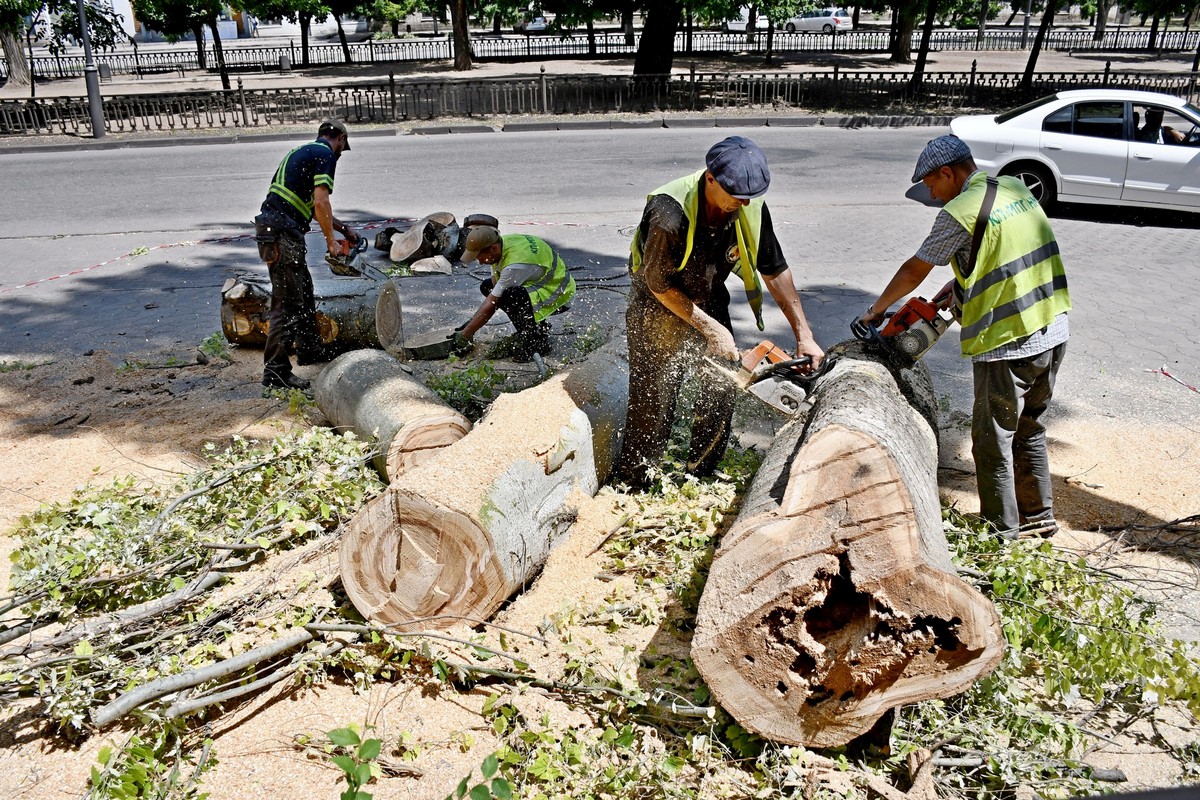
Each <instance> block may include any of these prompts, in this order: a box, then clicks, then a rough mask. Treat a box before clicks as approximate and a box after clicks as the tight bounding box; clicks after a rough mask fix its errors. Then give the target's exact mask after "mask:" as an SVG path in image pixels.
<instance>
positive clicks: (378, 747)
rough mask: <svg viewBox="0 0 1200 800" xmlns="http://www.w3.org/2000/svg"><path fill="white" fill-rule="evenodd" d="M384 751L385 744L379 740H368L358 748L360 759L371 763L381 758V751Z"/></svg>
mask: <svg viewBox="0 0 1200 800" xmlns="http://www.w3.org/2000/svg"><path fill="white" fill-rule="evenodd" d="M382 750H383V742H381V741H379V740H378V739H367V740H366V741H365V742H363V743H362V744H361V745H359V747H358V757H359V759H360V760H362V761H370V760H372V759H375V758H379V753H380V751H382Z"/></svg>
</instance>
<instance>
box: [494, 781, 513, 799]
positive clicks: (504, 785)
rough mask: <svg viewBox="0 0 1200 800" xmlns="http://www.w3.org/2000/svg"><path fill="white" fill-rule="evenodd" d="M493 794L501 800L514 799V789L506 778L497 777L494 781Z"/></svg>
mask: <svg viewBox="0 0 1200 800" xmlns="http://www.w3.org/2000/svg"><path fill="white" fill-rule="evenodd" d="M492 794H494V795H496V797H498V798H499V799H500V800H512V796H513V790H512V787H511V786H509V785H508V781H506V780H504V778H496V780H494V781H492Z"/></svg>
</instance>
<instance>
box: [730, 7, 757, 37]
mask: <svg viewBox="0 0 1200 800" xmlns="http://www.w3.org/2000/svg"><path fill="white" fill-rule="evenodd" d="M766 27H767V17H766V15H765V14H763V13H762V12H761V11H760V12H759V13H758V16H757V18H756V19H755V21H754V27H753V28H752V27H750V6H742V7H741V8H739V9H738V15H737V16H736V17H734V18H733V19H728V20H725V21H724V22H722V23H721V30H723V31H725V32H726V33H736V32H743V31H747V30H751V31H752V30H754V29H755V28H762V29H763V30H766Z"/></svg>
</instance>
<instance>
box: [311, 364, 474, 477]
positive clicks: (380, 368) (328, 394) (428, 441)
mask: <svg viewBox="0 0 1200 800" xmlns="http://www.w3.org/2000/svg"><path fill="white" fill-rule="evenodd" d="M313 397H314V399H315V400H316V401H317V406H318V407H319V408H320V409H321V413H323V414H324V415H325V418H326V419H327V420H329V421H330V422H331V423H333V426H334V427H335V428H338V429H339V430H350V431H354V433H355V434H356V435H357V436H358V437H359V438H360V439H363V440H365V441H374V442H376V443H377V444H378V447H379V451H380V452H379V455H377V456H376V457H375V459H374V462H373V463H374V464H375V469H377V470H378V471H379V474H380V475H381V476H382V477H383V479H384V480H385V481H387V482H388V483H393V482H394V481H395V480H396V479H397V478H399V477H400V476H401V475H403V474H404V473H405V472H406V471H408V470H410V469H412V468H414V467H417V466H420V465H421V464H423V463H425V462H426V461H428V460H429V459H430V458H432V457H433V456H434V455H435V454H436V453H437V452H438V450H440V449H441V448H443V447H446V446H447V445H451V444H453V443H454V442H457V441H458V440H459V439H461V438H462V437H463V436H465V435H466V434H467V431H469V430H471V421H470V420H469V419H467V418H466V417H464V416H463V415H462V414H460V413H458V412H457V411H455V410H454V409H452V408H450V407H449V406H447V405H446V404H445V403H443V402H442V400H441V398H439V397H438V396H437V395H436V394H434V393H433V392H432V391H430V390H429V389H428V388H427V387H426V386H425V384H423V383H421V382H420V381H419V380H417V379H416V378H414V377H412V376H411V375H409V374H407V373H406V372H405V371H404V369H403V367H402V366H401V364H400V362H399V361H397V360H396V358H395V357H394V356H391V355H388V354H387V353H385V352H383V351H381V350H354V351H351V352H349V353H343V354H342V355H340V356H338V357H337V358H335V359H334V360H333V362H332V363H330V364H329V365H328V366H327V367H325V369H323V370H322V371H321V374H320V375H318V376H317V379H316V380H315V381H314V382H313Z"/></svg>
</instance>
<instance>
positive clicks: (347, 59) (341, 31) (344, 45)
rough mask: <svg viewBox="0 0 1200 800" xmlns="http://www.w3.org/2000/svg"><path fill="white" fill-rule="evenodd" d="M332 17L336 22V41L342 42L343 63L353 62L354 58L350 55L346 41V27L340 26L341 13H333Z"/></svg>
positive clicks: (348, 44)
mask: <svg viewBox="0 0 1200 800" xmlns="http://www.w3.org/2000/svg"><path fill="white" fill-rule="evenodd" d="M333 19H334V22H336V23H337V29H338V41H339V42H341V44H342V58H344V59H345V63H347V64H353V63H354V58H353V56H351V55H350V42H348V41H346V29H345V28H343V27H342V15H341V14H334V15H333Z"/></svg>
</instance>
